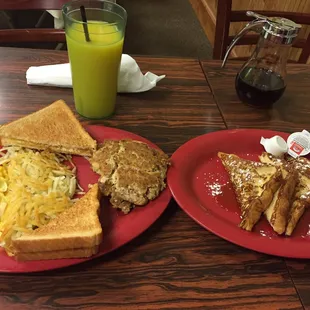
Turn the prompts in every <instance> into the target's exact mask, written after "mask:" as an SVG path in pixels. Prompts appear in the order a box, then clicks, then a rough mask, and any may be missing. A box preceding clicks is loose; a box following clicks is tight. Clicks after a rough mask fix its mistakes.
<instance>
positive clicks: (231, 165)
mask: <svg viewBox="0 0 310 310" xmlns="http://www.w3.org/2000/svg"><path fill="white" fill-rule="evenodd" d="M218 157H219V158H220V159H221V161H222V163H223V165H224V167H225V169H226V171H227V173H228V174H229V178H230V181H231V183H232V185H233V188H234V190H235V194H236V198H237V201H238V202H239V205H240V208H241V216H242V221H241V223H240V224H239V226H240V227H241V228H243V229H245V230H247V231H251V230H252V229H253V226H254V225H255V224H256V223H257V222H258V220H259V219H260V217H261V214H262V213H263V212H265V210H266V209H267V208H268V206H269V205H270V203H271V202H272V199H273V196H274V194H275V193H276V191H277V190H278V189H279V187H280V185H281V182H282V174H281V169H280V168H279V167H277V166H273V165H269V164H264V163H260V162H254V161H251V160H246V159H242V158H240V157H238V156H237V155H234V154H226V153H222V152H219V153H218Z"/></svg>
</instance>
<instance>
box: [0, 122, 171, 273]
mask: <svg viewBox="0 0 310 310" xmlns="http://www.w3.org/2000/svg"><path fill="white" fill-rule="evenodd" d="M86 129H87V131H88V132H89V133H90V135H91V136H92V137H93V138H94V139H96V140H97V141H98V142H102V141H103V140H104V139H114V140H119V139H135V140H139V141H142V142H145V143H147V144H148V145H150V146H152V147H154V148H157V149H158V147H157V146H156V145H155V144H153V143H151V142H150V141H148V140H146V139H145V138H142V137H140V136H138V135H135V134H133V133H130V132H127V131H124V130H120V129H115V128H109V127H104V126H95V125H90V126H87V127H86ZM73 162H74V163H75V165H76V166H77V177H78V180H79V183H80V184H81V186H82V187H83V188H84V189H87V186H88V184H93V183H96V182H97V181H98V175H97V174H95V173H94V172H93V171H92V170H91V168H90V165H89V163H88V161H87V160H86V159H85V158H83V157H79V156H73ZM170 199H171V194H170V191H169V189H168V188H166V189H165V190H164V191H163V192H162V193H161V194H160V196H159V197H158V198H157V199H155V200H153V201H151V202H149V203H148V205H147V206H145V207H137V208H135V209H134V210H133V211H132V212H130V213H129V214H127V215H124V214H123V213H121V212H120V211H116V210H115V209H113V208H112V207H111V206H110V205H109V204H108V202H106V204H105V205H104V206H103V207H102V210H101V224H102V226H103V242H102V244H101V246H100V250H99V253H98V254H97V255H95V256H92V257H90V258H82V259H58V260H45V261H29V262H16V261H15V260H14V259H13V258H10V257H8V256H7V255H6V253H5V251H4V250H3V249H0V272H19V273H22V272H34V271H44V270H51V269H57V268H61V267H67V266H71V265H76V264H79V263H81V262H85V261H87V260H90V259H93V258H95V257H99V256H103V255H104V254H107V253H109V252H111V251H113V250H115V249H117V248H119V247H121V246H122V245H124V244H125V243H127V242H129V241H131V240H132V239H134V238H135V237H137V236H138V235H140V234H141V233H142V232H144V231H145V230H146V229H147V228H149V227H150V226H151V225H152V224H153V223H154V222H155V221H156V220H157V219H158V218H159V217H160V215H161V214H162V213H163V211H164V210H165V209H166V207H167V206H168V203H169V201H170Z"/></svg>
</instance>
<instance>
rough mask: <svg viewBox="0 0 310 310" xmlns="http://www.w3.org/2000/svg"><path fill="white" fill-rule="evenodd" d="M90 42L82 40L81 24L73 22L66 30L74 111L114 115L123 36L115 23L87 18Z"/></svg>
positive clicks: (86, 113) (101, 115) (83, 113)
mask: <svg viewBox="0 0 310 310" xmlns="http://www.w3.org/2000/svg"><path fill="white" fill-rule="evenodd" d="M88 32H89V37H90V41H89V42H87V41H86V40H85V34H84V29H83V25H82V24H81V23H72V24H71V25H70V26H69V27H68V28H67V29H66V39H67V47H68V53H69V59H70V64H71V72H72V84H73V93H74V101H75V107H76V110H77V112H78V113H79V114H80V115H82V116H85V117H87V118H93V119H96V118H97V119H99V118H105V117H108V116H110V115H111V114H113V112H114V109H115V101H116V94H117V78H118V72H119V66H120V60H121V55H122V49H123V41H124V35H123V32H121V31H118V29H117V26H115V25H113V24H109V23H105V22H99V21H98V22H97V21H88Z"/></svg>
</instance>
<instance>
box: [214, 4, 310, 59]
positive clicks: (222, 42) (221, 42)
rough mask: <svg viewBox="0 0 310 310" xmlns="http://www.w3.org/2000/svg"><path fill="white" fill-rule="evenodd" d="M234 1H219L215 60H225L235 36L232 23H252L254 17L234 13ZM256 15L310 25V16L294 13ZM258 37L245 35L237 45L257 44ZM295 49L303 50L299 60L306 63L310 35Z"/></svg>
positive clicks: (296, 41) (296, 42) (262, 12)
mask: <svg viewBox="0 0 310 310" xmlns="http://www.w3.org/2000/svg"><path fill="white" fill-rule="evenodd" d="M231 6H232V0H218V5H217V19H216V29H215V40H214V49H213V58H214V59H223V58H224V55H225V53H226V49H227V47H228V45H229V44H230V43H231V41H232V40H233V38H234V36H230V35H229V26H230V23H231V22H243V21H251V20H253V18H252V17H249V16H246V11H232V9H231ZM254 11H255V12H256V13H259V14H262V15H265V16H275V17H277V16H281V17H285V18H288V19H291V20H293V21H294V22H295V23H298V24H303V25H310V14H304V13H296V12H295V13H293V12H272V11H256V10H254ZM257 40H258V35H245V36H244V37H243V38H241V39H240V40H239V41H238V42H237V44H236V45H252V44H256V42H257ZM293 47H297V48H301V49H302V52H301V55H300V57H299V59H298V63H306V62H307V61H308V58H309V55H310V34H309V35H308V38H307V39H299V38H298V39H296V40H295V42H294V44H293Z"/></svg>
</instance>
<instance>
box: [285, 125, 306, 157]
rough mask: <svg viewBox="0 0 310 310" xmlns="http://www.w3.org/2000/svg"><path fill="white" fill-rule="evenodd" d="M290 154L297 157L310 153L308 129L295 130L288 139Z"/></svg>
mask: <svg viewBox="0 0 310 310" xmlns="http://www.w3.org/2000/svg"><path fill="white" fill-rule="evenodd" d="M287 146H288V151H287V152H288V154H290V155H291V156H292V157H294V158H296V157H299V156H305V155H307V154H309V153H310V133H309V132H308V131H307V130H303V131H302V132H294V133H292V134H291V135H290V136H289V137H288V139H287Z"/></svg>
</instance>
